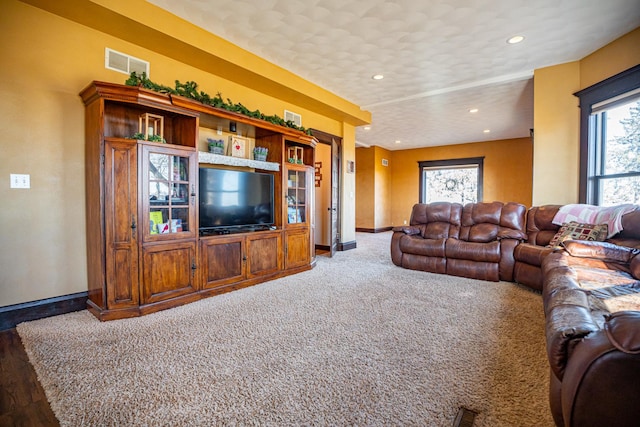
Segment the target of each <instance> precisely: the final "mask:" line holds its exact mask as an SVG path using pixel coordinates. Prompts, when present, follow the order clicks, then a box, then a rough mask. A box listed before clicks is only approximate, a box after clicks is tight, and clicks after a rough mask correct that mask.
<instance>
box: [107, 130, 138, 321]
mask: <svg viewBox="0 0 640 427" xmlns="http://www.w3.org/2000/svg"><path fill="white" fill-rule="evenodd" d="M137 185H138V180H137V147H136V143H135V141H122V140H120V141H115V140H108V141H106V142H105V159H104V186H105V189H104V199H105V203H104V206H105V243H106V253H105V270H106V271H105V275H106V297H107V307H106V308H107V309H116V308H127V307H132V306H137V305H138V303H139V292H138V214H137Z"/></svg>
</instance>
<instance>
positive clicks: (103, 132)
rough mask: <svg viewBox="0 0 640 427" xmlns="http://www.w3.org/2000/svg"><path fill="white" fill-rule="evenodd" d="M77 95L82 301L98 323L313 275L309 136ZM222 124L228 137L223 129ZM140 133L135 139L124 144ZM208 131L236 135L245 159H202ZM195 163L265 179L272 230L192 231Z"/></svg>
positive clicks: (144, 97) (139, 95)
mask: <svg viewBox="0 0 640 427" xmlns="http://www.w3.org/2000/svg"><path fill="white" fill-rule="evenodd" d="M80 96H81V97H82V100H83V102H84V104H85V168H86V211H87V212H86V218H87V269H88V282H89V284H88V287H89V299H88V301H87V304H88V308H89V310H90V311H91V312H92V313H93V314H94V315H95V316H96V317H97V318H98V319H100V320H111V319H120V318H126V317H135V316H141V315H144V314H148V313H152V312H155V311H158V310H163V309H166V308H171V307H176V306H179V305H182V304H185V303H189V302H192V301H196V300H198V299H201V298H204V297H209V296H211V295H215V294H218V293H222V292H227V291H230V290H234V289H239V288H242V287H246V286H250V285H254V284H257V283H261V282H264V281H266V280H271V279H275V278H277V277H282V276H286V275H289V274H294V273H299V272H301V271H304V270H308V269H310V268H312V267H313V265H314V263H315V251H314V243H313V231H314V226H313V215H314V205H313V202H314V156H315V146H316V143H317V140H316V139H315V138H314V137H313V136H310V135H307V134H306V133H304V132H301V131H299V130H297V129H293V128H289V127H285V126H278V125H275V124H272V123H270V122H267V121H265V120H260V119H255V118H252V117H248V116H245V115H242V114H238V113H235V112H231V111H227V110H224V109H221V108H214V107H211V106H208V105H205V104H202V103H200V102H197V101H194V100H191V99H189V98H185V97H181V96H176V95H169V94H163V93H159V92H154V91H151V90H147V89H144V88H140V87H135V86H125V85H118V84H113V83H105V82H92V83H91V84H90V85H89V86H87V87H86V88H85V89H84V90H83V91H82V92H81V93H80ZM230 125H231V126H230ZM230 127H231V128H234V127H235V128H236V129H237V130H236V131H235V132H233V133H226V131H227V130H228V129H229V128H230ZM140 133H142V134H144V137H143V138H145V137H146V139H133V137H136V138H137V137H140ZM150 135H151V136H155V138H149V136H150ZM208 135H211V136H214V137H216V136H219V135H222V137H223V138H227V139H228V140H229V141H231V138H232V136H234V137H235V135H240V137H241V139H242V140H243V141H244V143H246V144H247V146H246V147H244V148H245V150H246V152H247V153H249V154H247V155H245V156H244V157H243V156H241V157H230V156H225V155H211V154H210V153H208V152H206V151H207V141H206V140H207V138H206V137H207V136H208ZM149 139H152V141H150V140H149ZM153 139H155V140H156V141H155V142H154V141H153ZM162 140H164V141H162ZM234 141H235V140H234ZM252 146H256V147H258V146H259V147H265V148H267V149H268V154H267V158H266V161H260V160H254V159H252V158H250V157H251V154H250V153H251V150H250V148H251V147H252ZM292 153H295V155H297V158H296V157H290V156H293V154H292ZM230 165H231V166H230ZM199 167H215V168H232V169H240V170H246V171H260V172H264V173H269V174H272V175H273V177H274V209H273V214H274V223H273V225H271V226H269V227H263V229H255V230H251V231H246V230H243V229H239V230H231V231H229V230H221V231H220V232H219V233H212V234H209V235H201V233H200V232H199V223H198V221H199V219H198V218H199V216H198V208H199V203H198V186H199V183H198V169H199Z"/></svg>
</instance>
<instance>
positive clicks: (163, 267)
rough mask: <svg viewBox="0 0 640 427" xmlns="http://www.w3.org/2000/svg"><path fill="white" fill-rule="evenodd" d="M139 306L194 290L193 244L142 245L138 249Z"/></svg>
mask: <svg viewBox="0 0 640 427" xmlns="http://www.w3.org/2000/svg"><path fill="white" fill-rule="evenodd" d="M142 265H143V268H142V270H143V273H142V303H143V304H150V303H154V302H158V301H164V300H167V299H171V298H175V297H178V296H182V295H186V294H189V293H192V292H195V291H196V280H195V274H196V267H197V264H196V242H195V241H187V242H172V243H166V244H156V245H146V246H144V247H143V249H142Z"/></svg>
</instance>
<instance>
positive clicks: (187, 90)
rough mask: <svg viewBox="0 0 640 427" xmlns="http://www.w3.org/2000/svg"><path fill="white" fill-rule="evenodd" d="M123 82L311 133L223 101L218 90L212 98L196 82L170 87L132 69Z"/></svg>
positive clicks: (178, 83)
mask: <svg viewBox="0 0 640 427" xmlns="http://www.w3.org/2000/svg"><path fill="white" fill-rule="evenodd" d="M125 84H126V85H127V86H139V87H143V88H145V89H150V90H152V91H154V92H160V93H167V94H172V95H180V96H184V97H185V98H189V99H193V100H195V101H198V102H201V103H203V104H206V105H211V106H212V107H216V108H222V109H224V110H227V111H232V112H234V113H239V114H242V115H244V116H247V117H252V118H254V119H260V120H264V121H266V122H269V123H272V124H274V125H278V126H286V127H289V128H292V129H296V130H299V131H302V132H304V133H306V134H307V135H311V130H309V129H305V128H304V127H302V126H298V125H296V124H295V123H294V122H292V121H291V120H284V119H283V118H281V117H279V116H278V115H277V114H274V115H273V116H266V115H264V114H262V113H261V112H260V110H255V111H251V110H249V109H248V108H247V107H245V106H244V105H242V104H240V103H237V104H235V103H233V102H232V101H231V100H230V99H229V98H227V100H226V101H225V100H223V99H222V94H221V93H220V92H218V93H217V94H216V96H214V97H213V98H212V97H211V96H210V95H208V94H207V93H205V92H202V91H200V92H199V91H198V84H197V83H196V82H186V83H180V81H179V80H176V87H175V88H172V87H169V86H165V85H161V84H157V83H154V82H152V81H151V80H149V79H148V78H147V74H146V73H142V75H138V74H137V73H136V72H135V71H134V72H132V73H131V75H130V76H129V78H128V79H127V81H126V82H125Z"/></svg>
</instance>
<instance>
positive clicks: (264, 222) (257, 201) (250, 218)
mask: <svg viewBox="0 0 640 427" xmlns="http://www.w3.org/2000/svg"><path fill="white" fill-rule="evenodd" d="M199 178H200V180H199V187H200V190H199V196H200V206H199V207H200V231H201V232H206V231H216V230H224V229H242V228H255V227H257V226H260V227H268V226H271V225H273V224H274V187H273V175H271V174H268V173H260V172H246V171H236V170H226V169H213V168H200V171H199Z"/></svg>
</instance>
